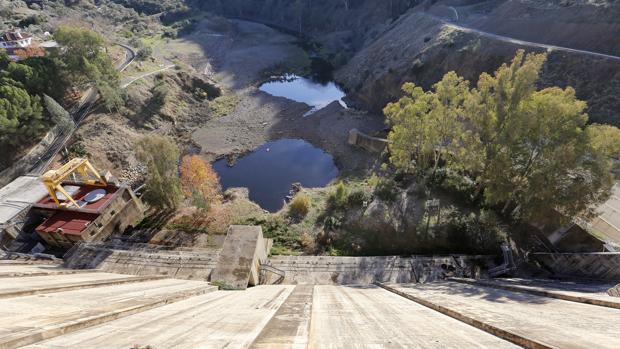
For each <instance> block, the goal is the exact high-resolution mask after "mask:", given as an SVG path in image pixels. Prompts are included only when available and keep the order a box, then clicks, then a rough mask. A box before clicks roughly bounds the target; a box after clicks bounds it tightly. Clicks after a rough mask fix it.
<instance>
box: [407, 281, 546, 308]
mask: <svg viewBox="0 0 620 349" xmlns="http://www.w3.org/2000/svg"><path fill="white" fill-rule="evenodd" d="M398 288H400V289H402V290H404V291H405V292H406V290H407V289H415V290H417V291H422V292H424V291H425V290H427V291H428V292H429V294H430V292H432V293H433V294H437V295H439V296H441V295H442V294H443V295H448V296H459V297H475V298H480V299H483V300H485V301H489V302H493V303H500V304H501V303H510V302H517V303H527V304H545V303H549V302H552V301H555V300H553V299H552V298H546V297H541V296H535V295H531V294H527V293H522V292H511V291H506V290H501V289H496V288H492V287H485V286H473V285H466V284H459V283H456V282H449V283H448V282H432V283H428V284H400V285H398Z"/></svg>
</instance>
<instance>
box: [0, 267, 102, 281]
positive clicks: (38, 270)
mask: <svg viewBox="0 0 620 349" xmlns="http://www.w3.org/2000/svg"><path fill="white" fill-rule="evenodd" d="M83 272H84V271H81V270H72V269H64V268H60V267H58V266H57V265H48V264H5V265H2V264H0V278H5V277H18V276H30V275H33V276H43V275H57V274H79V273H83ZM89 272H91V273H92V272H96V271H95V270H89Z"/></svg>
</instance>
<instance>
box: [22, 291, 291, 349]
mask: <svg viewBox="0 0 620 349" xmlns="http://www.w3.org/2000/svg"><path fill="white" fill-rule="evenodd" d="M293 288H294V286H280V285H275V286H258V287H254V288H250V289H248V290H246V291H217V292H213V293H209V294H206V295H202V296H197V297H192V298H190V299H187V300H184V301H181V302H177V303H175V304H170V305H167V306H164V307H160V308H156V309H152V310H149V311H146V312H143V313H140V314H135V315H132V316H129V317H126V318H123V319H120V320H117V321H114V322H111V323H108V324H105V325H101V326H97V327H93V328H90V329H85V330H82V331H79V332H75V333H72V334H70V335H66V336H62V337H58V338H55V339H51V340H48V341H44V342H40V343H37V344H35V345H31V346H29V347H27V348H30V349H35V348H36V349H43V348H46V349H52V348H53V349H59V348H89V349H98V348H102V349H103V348H105V349H115V348H119V349H121V348H122V349H127V348H131V347H133V346H136V345H137V346H139V347H145V346H147V345H150V346H152V347H153V348H175V349H190V348H191V349H195V348H201V349H209V348H247V347H248V346H249V345H250V344H251V343H252V341H254V339H255V338H256V336H257V335H258V334H259V332H260V331H261V329H262V328H263V327H264V326H265V324H267V322H269V320H270V319H271V317H272V316H273V315H274V314H275V313H276V310H277V309H278V308H279V307H280V305H281V304H282V303H283V302H284V301H285V300H286V299H287V297H288V296H289V294H290V293H291V291H292V290H293Z"/></svg>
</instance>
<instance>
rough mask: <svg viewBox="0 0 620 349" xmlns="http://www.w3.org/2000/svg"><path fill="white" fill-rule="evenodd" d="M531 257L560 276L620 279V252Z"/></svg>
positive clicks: (551, 254) (547, 254)
mask: <svg viewBox="0 0 620 349" xmlns="http://www.w3.org/2000/svg"><path fill="white" fill-rule="evenodd" d="M530 258H532V259H533V260H534V261H537V262H538V263H540V264H541V265H542V266H543V267H544V268H546V269H547V270H549V271H551V272H552V273H554V274H556V275H558V276H574V277H583V278H592V279H601V280H611V281H620V252H599V253H533V254H531V255H530Z"/></svg>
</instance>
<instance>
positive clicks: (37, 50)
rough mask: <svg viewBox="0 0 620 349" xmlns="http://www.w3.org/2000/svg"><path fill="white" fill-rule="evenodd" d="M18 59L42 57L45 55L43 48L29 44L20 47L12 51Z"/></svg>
mask: <svg viewBox="0 0 620 349" xmlns="http://www.w3.org/2000/svg"><path fill="white" fill-rule="evenodd" d="M13 53H14V54H15V56H17V57H18V58H19V59H20V60H23V59H28V58H31V57H43V56H45V49H43V48H41V47H39V46H29V47H24V48H20V49H16V50H15V51H14V52H13Z"/></svg>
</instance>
